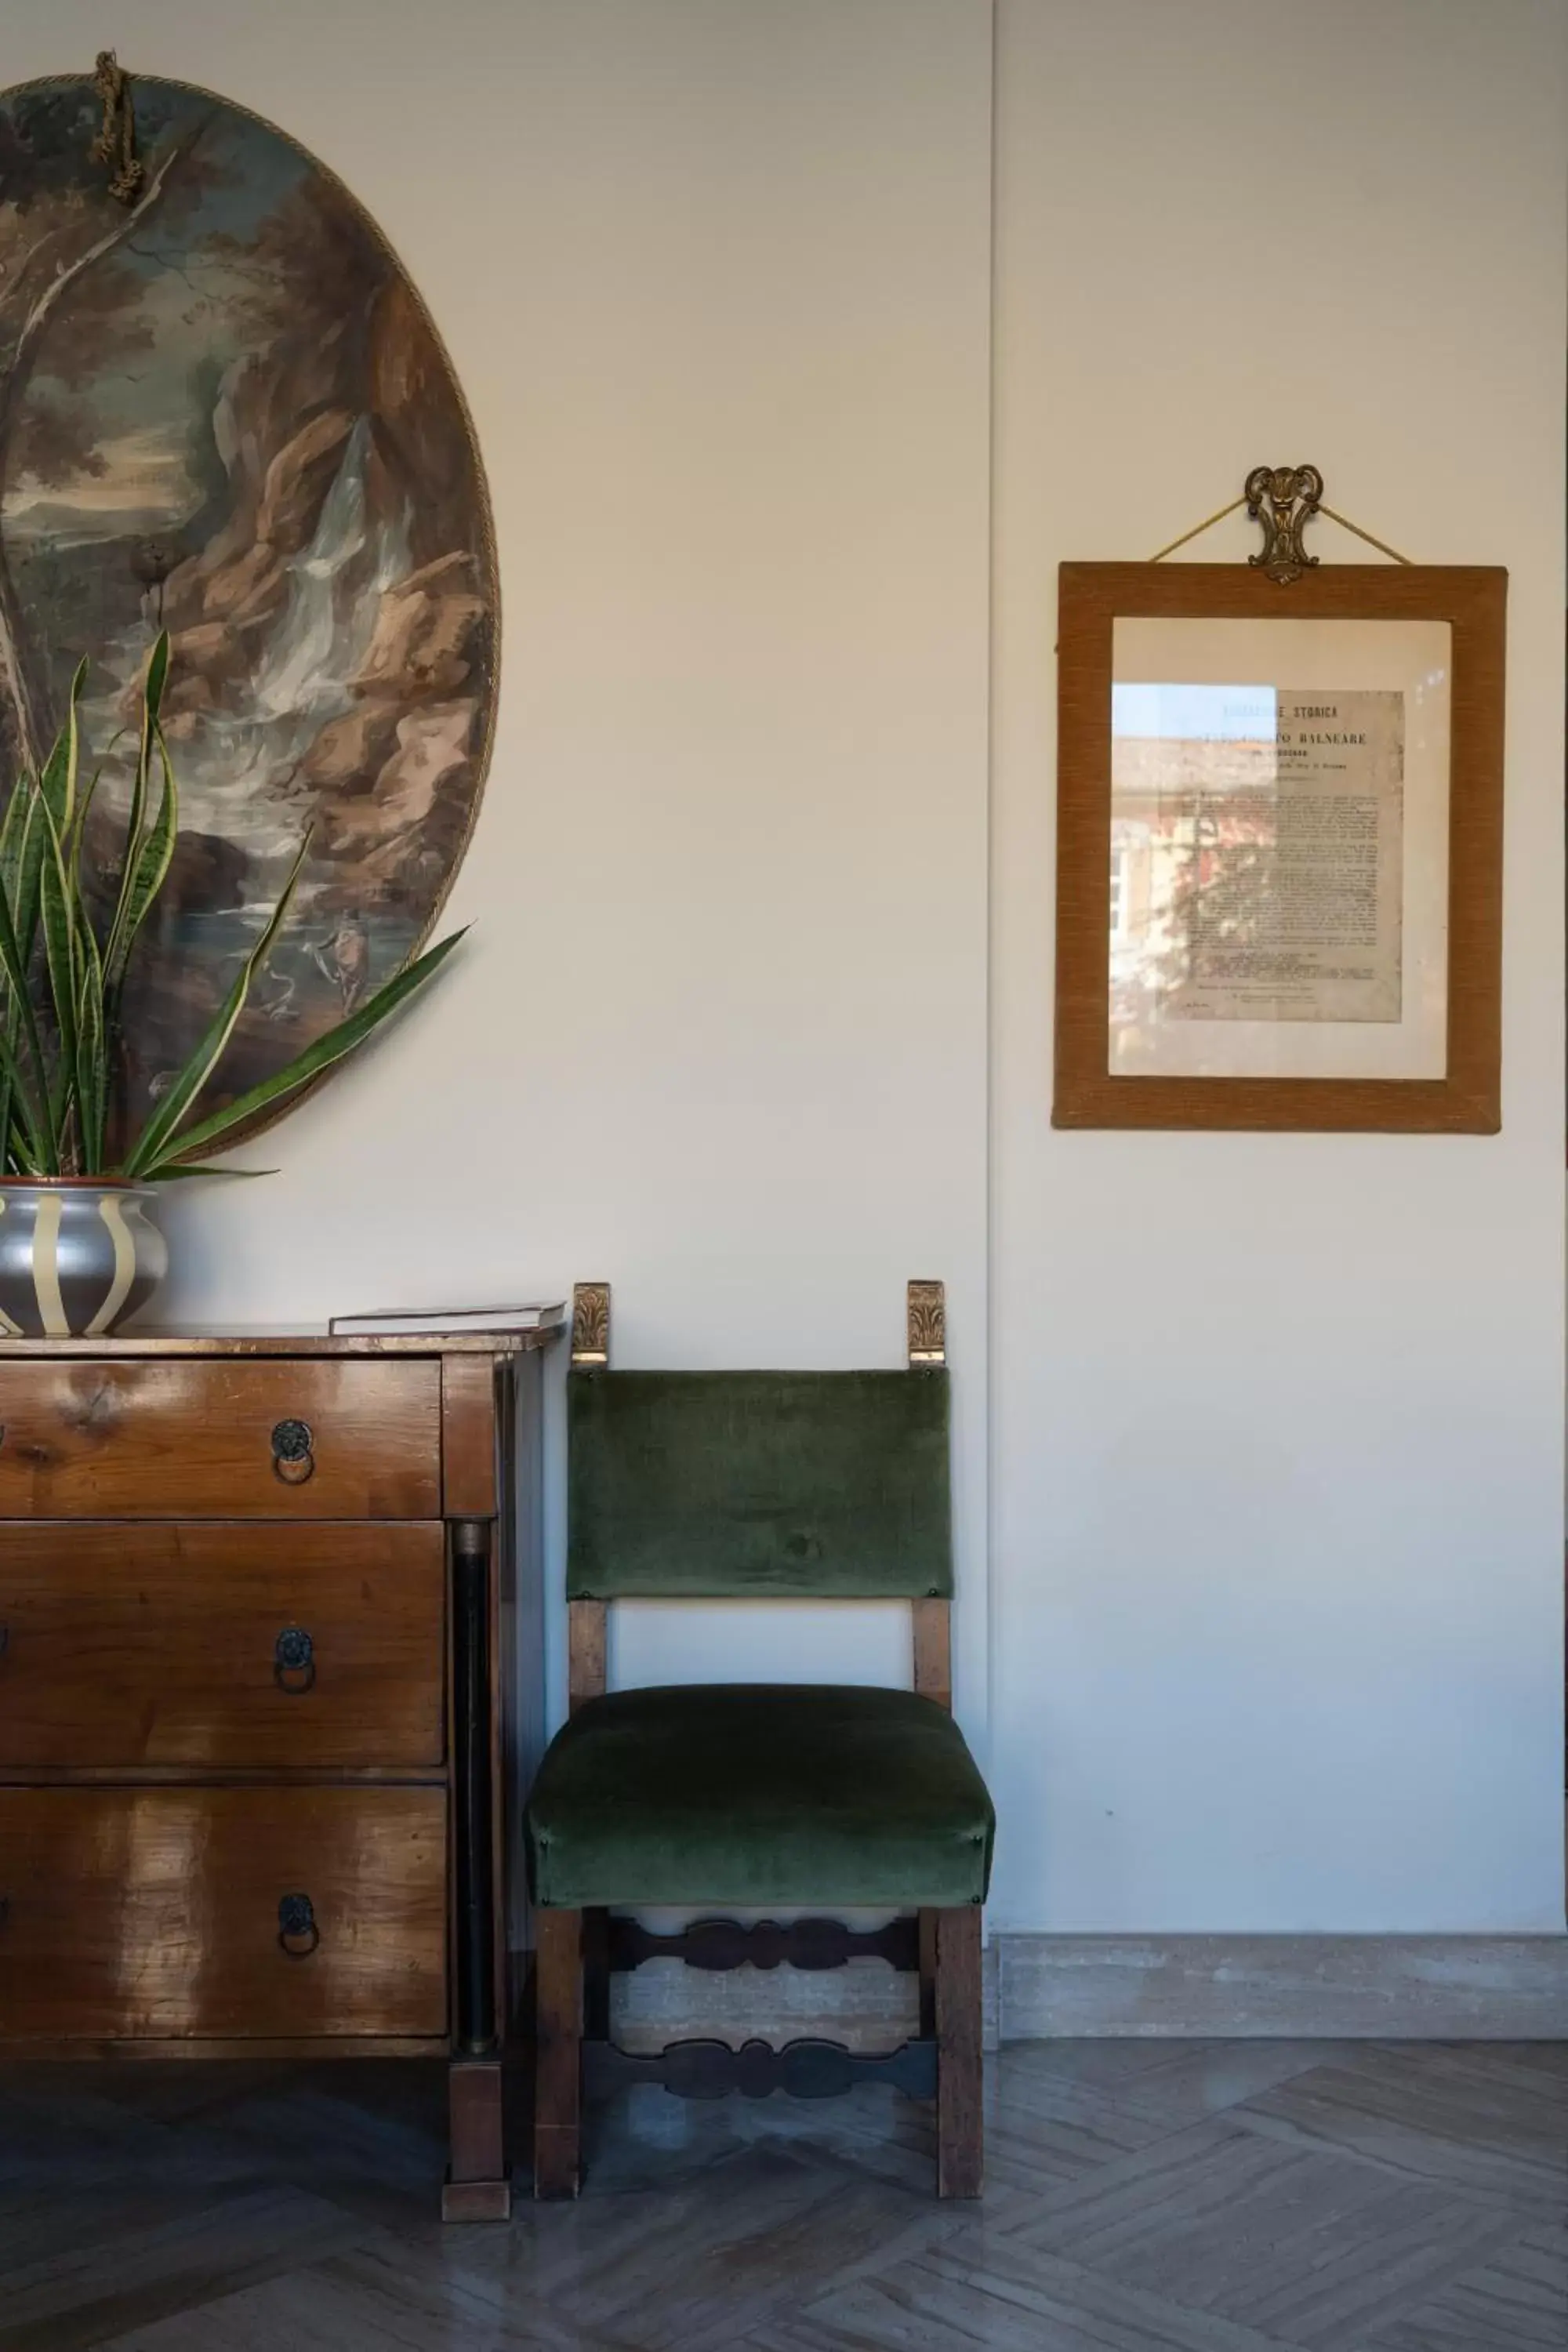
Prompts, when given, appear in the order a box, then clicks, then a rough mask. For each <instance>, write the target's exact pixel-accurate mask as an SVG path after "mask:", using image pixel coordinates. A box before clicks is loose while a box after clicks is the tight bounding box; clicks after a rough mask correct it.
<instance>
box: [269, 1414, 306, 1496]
mask: <svg viewBox="0 0 1568 2352" xmlns="http://www.w3.org/2000/svg"><path fill="white" fill-rule="evenodd" d="M315 1442H316V1441H315V1439H314V1438H313V1437H312V1436H311V1434H310V1423H309V1422H308V1421H280V1422H279V1423H277V1424H276V1426H275V1427H274V1429H273V1432H272V1475H273V1476H274V1477H275V1478H281V1480H282V1481H283V1484H284V1485H285V1486H303V1485H304V1483H305V1481H306V1479H307V1478H313V1477H314V1476H315V1475H316V1456H315V1454H314V1453H313V1451H312V1448H313V1447H314V1445H315Z"/></svg>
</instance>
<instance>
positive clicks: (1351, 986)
mask: <svg viewBox="0 0 1568 2352" xmlns="http://www.w3.org/2000/svg"><path fill="white" fill-rule="evenodd" d="M1449 692H1450V639H1449V633H1448V630H1447V625H1446V624H1434V623H1429V622H1419V623H1405V622H1394V623H1385V622H1376V623H1360V622H1335V621H1326V622H1297V621H1294V620H1292V619H1289V618H1288V617H1281V618H1280V619H1279V620H1272V621H1241V622H1234V621H1220V622H1209V621H1193V620H1187V619H1185V618H1182V619H1171V620H1165V619H1157V620H1131V621H1125V622H1124V621H1121V620H1118V621H1117V622H1116V624H1115V656H1114V667H1113V671H1112V684H1111V729H1110V737H1111V740H1110V938H1109V940H1108V943H1107V951H1108V971H1107V977H1108V980H1109V982H1110V988H1109V1004H1108V1012H1109V1022H1110V1030H1109V1035H1108V1038H1107V1066H1108V1067H1109V1069H1110V1073H1111V1075H1112V1076H1118V1075H1124V1076H1141V1075H1143V1074H1144V1073H1148V1074H1150V1075H1168V1076H1244V1075H1246V1076H1300V1077H1317V1076H1322V1077H1327V1076H1366V1077H1420V1076H1441V1075H1442V1073H1443V1070H1444V1068H1445V1066H1446V1054H1447V798H1448V745H1449Z"/></svg>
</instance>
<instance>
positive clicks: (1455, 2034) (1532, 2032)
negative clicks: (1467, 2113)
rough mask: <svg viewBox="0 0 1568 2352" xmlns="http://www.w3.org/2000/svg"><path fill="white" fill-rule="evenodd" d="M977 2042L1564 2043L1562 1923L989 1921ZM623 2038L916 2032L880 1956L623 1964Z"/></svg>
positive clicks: (905, 1993) (866, 2048) (913, 2006)
mask: <svg viewBox="0 0 1568 2352" xmlns="http://www.w3.org/2000/svg"><path fill="white" fill-rule="evenodd" d="M983 1989H984V2017H985V2047H986V2048H987V2050H994V2049H995V2048H996V2047H997V2045H998V2042H1028V2041H1037V2040H1048V2039H1052V2038H1056V2039H1066V2038H1072V2037H1078V2036H1082V2037H1084V2038H1087V2039H1092V2038H1096V2037H1101V2036H1103V2037H1110V2036H1113V2035H1121V2034H1125V2035H1129V2036H1149V2037H1151V2038H1152V2037H1154V2036H1157V2035H1161V2034H1168V2035H1170V2036H1172V2037H1173V2039H1195V2038H1205V2037H1212V2038H1214V2039H1215V2040H1216V2041H1219V2040H1226V2039H1230V2038H1236V2039H1242V2040H1258V2039H1263V2038H1272V2037H1278V2038H1279V2039H1282V2040H1290V2041H1317V2040H1333V2039H1342V2040H1345V2041H1360V2040H1387V2041H1411V2042H1468V2041H1495V2042H1542V2041H1550V2042H1555V2041H1564V2040H1568V1935H1563V1936H1044V1935H1025V1934H1005V1935H997V1936H993V1937H992V1938H991V1940H990V1942H989V1943H988V1944H987V1946H986V1948H985V1954H984V1977H983ZM615 2014H616V2024H615V2034H616V2041H617V2042H620V2043H621V2044H622V2046H623V2047H624V2048H626V2049H628V2050H634V2051H637V2050H643V2051H652V2050H656V2049H658V2048H659V2047H661V2046H662V2044H663V2043H665V2042H674V2041H683V2040H688V2039H697V2038H700V2037H703V2036H706V2037H708V2038H710V2039H712V2040H714V2041H721V2042H730V2043H731V2044H732V2045H733V2046H734V2047H736V2048H739V2047H740V2045H741V2044H742V2042H745V2041H747V2040H748V2039H749V2038H751V2037H752V2036H753V2035H755V2036H759V2037H761V2038H762V2039H763V2040H766V2041H771V2042H788V2041H793V2040H795V2039H797V2038H802V2037H807V2036H820V2037H821V2038H822V2039H824V2040H826V2041H832V2042H843V2043H844V2044H845V2045H846V2046H847V2048H849V2049H851V2050H856V2051H860V2052H865V2053H871V2052H875V2051H879V2050H888V2049H891V2048H893V2047H895V2046H896V2045H897V2044H898V2043H899V2042H901V2041H904V2040H907V2039H908V2038H909V2037H910V2035H911V2034H913V2033H915V2032H918V2031H919V2015H918V1997H917V1990H916V1987H915V1985H914V1982H913V1980H912V1979H910V1978H909V1977H904V1976H900V1975H898V1974H896V1973H895V1972H894V1971H893V1970H892V1969H889V1968H886V1967H884V1966H882V1965H881V1964H880V1963H879V1962H877V1961H874V1960H857V1961H855V1962H853V1963H852V1964H851V1965H850V1966H849V1967H848V1968H846V1969H832V1970H828V1971H824V1972H822V1973H821V1974H817V1973H815V1972H808V1973H802V1972H799V1971H795V1970H792V1969H767V1970H763V1969H750V1968H743V1969H734V1970H733V1971H731V1973H729V1974H726V1975H722V1976H717V1975H705V1974H703V1973H702V1972H701V1971H700V1970H697V1969H690V1970H689V1969H683V1968H682V1967H681V1966H680V1965H679V1962H677V1961H672V1960H660V1961H654V1962H651V1963H649V1964H648V1965H647V1967H645V1968H641V1969H637V1972H636V1973H635V1975H631V1976H626V1977H618V1978H617V1979H616V1987H615Z"/></svg>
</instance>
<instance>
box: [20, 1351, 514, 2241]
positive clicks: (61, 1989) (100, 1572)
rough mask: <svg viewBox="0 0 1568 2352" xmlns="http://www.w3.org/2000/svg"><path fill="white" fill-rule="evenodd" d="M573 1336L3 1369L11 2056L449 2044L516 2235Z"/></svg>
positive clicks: (464, 2211)
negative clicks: (522, 1708)
mask: <svg viewBox="0 0 1568 2352" xmlns="http://www.w3.org/2000/svg"><path fill="white" fill-rule="evenodd" d="M549 1336H550V1335H549V1334H548V1333H544V1334H531V1335H529V1339H527V1340H526V1341H523V1340H515V1341H514V1340H512V1339H504V1340H495V1339H486V1340H485V1341H483V1342H479V1343H438V1342H433V1341H429V1340H422V1341H417V1342H416V1341H410V1340H401V1341H394V1342H388V1341H380V1342H374V1343H372V1342H367V1341H363V1340H332V1341H330V1340H321V1339H293V1340H283V1339H238V1338H237V1339H226V1340H210V1339H205V1340H198V1339H184V1340H182V1339H173V1338H171V1339H162V1338H160V1339H151V1338H149V1339H126V1340H122V1341H118V1342H116V1341H110V1342H88V1341H46V1342H26V1341H13V1342H8V1343H4V1344H0V2055H11V2056H21V2055H30V2056H39V2055H50V2056H58V2055H68V2054H75V2053H91V2054H94V2055H102V2054H104V2053H125V2054H127V2055H133V2054H143V2055H145V2054H157V2055H172V2054H176V2053H178V2054H182V2055H186V2054H197V2055H199V2054H202V2053H210V2054H220V2055H233V2054H235V2053H236V2052H237V2050H238V2049H243V2050H245V2051H246V2052H247V2053H254V2051H255V2050H256V2049H257V2048H258V2046H261V2045H265V2047H266V2048H267V2049H268V2051H269V2052H271V2053H277V2054H279V2055H282V2054H321V2053H333V2054H352V2053H375V2054H378V2055H385V2054H388V2053H406V2054H410V2055H426V2056H428V2055H434V2054H437V2053H438V2054H440V2055H443V2056H445V2057H447V2059H448V2060H449V2061H450V2062H451V2065H452V2122H453V2145H452V2162H451V2168H450V2172H449V2175H448V2180H447V2188H446V2190H445V2192H444V2210H446V2211H447V2214H448V2215H449V2216H451V2217H453V2218H464V2219H475V2220H478V2219H487V2218H500V2216H502V2215H503V2214H504V2213H505V2211H506V2210H507V2209H508V2201H509V2195H508V2189H507V2185H506V2171H505V2164H504V2158H503V2150H502V2146H501V2128H500V2053H501V2049H502V2046H503V2043H504V2041H505V2038H506V2031H507V2024H508V2015H509V2011H510V1992H509V1984H510V1978H511V1974H512V1970H511V1968H510V1955H509V1950H508V1944H509V1937H508V1933H507V1905H506V1890H507V1883H508V1878H509V1834H510V1824H509V1818H508V1811H509V1809H508V1791H509V1790H510V1789H512V1788H515V1787H517V1786H518V1780H519V1773H520V1769H521V1768H520V1766H519V1764H518V1760H517V1759H516V1757H515V1755H514V1754H513V1753H512V1748H513V1744H514V1730H513V1724H512V1717H513V1714H514V1712H515V1709H514V1708H513V1707H511V1706H510V1705H509V1697H510V1695H511V1694H512V1693H513V1692H514V1690H515V1688H516V1684H517V1677H518V1639H517V1626H516V1621H515V1607H514V1603H515V1555H514V1544H513V1533H514V1528H515V1526H516V1522H517V1513H516V1510H515V1508H514V1507H513V1506H514V1503H515V1500H516V1496H515V1492H514V1488H515V1478H514V1465H515V1460H516V1456H515V1453H514V1449H513V1439H514V1436H515V1434H516V1433H517V1430H518V1427H519V1409H520V1395H519V1391H520V1388H521V1390H522V1391H525V1395H524V1399H523V1409H524V1421H525V1422H526V1423H531V1414H532V1411H533V1409H534V1408H533V1398H534V1392H535V1391H536V1388H537V1380H536V1378H535V1377H533V1375H534V1373H535V1370H536V1356H537V1349H538V1348H539V1347H541V1346H542V1344H543V1343H544V1341H545V1340H546V1339H548V1337H549ZM523 1372H526V1373H527V1374H528V1375H529V1377H528V1378H527V1379H526V1380H522V1379H521V1377H520V1376H521V1373H523ZM528 1434H529V1430H528V1429H527V1428H525V1429H524V1435H525V1438H526V1437H527V1436H528ZM530 1451H531V1449H530Z"/></svg>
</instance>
